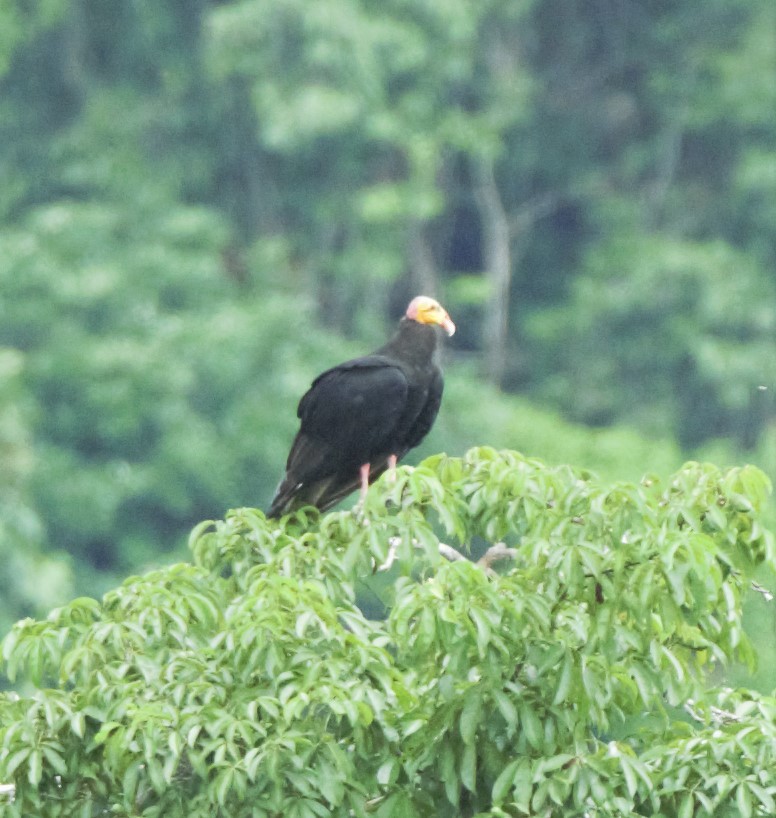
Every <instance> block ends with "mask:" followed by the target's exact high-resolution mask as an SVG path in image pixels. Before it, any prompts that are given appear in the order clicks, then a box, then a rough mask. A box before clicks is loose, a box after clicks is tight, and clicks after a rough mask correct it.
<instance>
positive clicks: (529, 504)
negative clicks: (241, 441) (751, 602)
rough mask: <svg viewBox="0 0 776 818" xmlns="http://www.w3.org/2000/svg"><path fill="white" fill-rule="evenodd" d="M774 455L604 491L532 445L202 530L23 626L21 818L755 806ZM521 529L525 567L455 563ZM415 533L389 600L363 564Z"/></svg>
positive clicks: (15, 648)
mask: <svg viewBox="0 0 776 818" xmlns="http://www.w3.org/2000/svg"><path fill="white" fill-rule="evenodd" d="M769 491H770V485H769V482H768V480H767V478H766V477H765V476H764V475H763V474H762V473H761V472H759V471H758V470H757V469H754V468H752V467H744V468H737V469H731V470H729V471H726V472H721V471H720V470H718V469H717V468H715V467H713V466H710V465H702V464H698V463H688V464H686V465H685V467H684V468H682V469H681V470H680V471H679V472H677V473H676V474H675V475H673V476H672V477H671V478H670V479H668V480H667V481H666V482H664V483H662V482H660V481H659V480H657V479H656V478H652V477H648V478H644V479H643V480H642V481H641V482H640V483H638V484H632V483H615V484H611V485H606V484H602V483H600V482H598V481H597V480H596V479H595V478H594V477H593V476H592V475H590V474H589V473H588V472H583V471H577V470H574V469H572V468H570V467H566V466H560V467H547V466H545V465H543V464H542V463H541V462H540V461H537V460H532V459H527V458H525V457H523V456H521V455H519V454H517V453H516V452H509V451H503V452H497V451H495V450H493V449H486V448H483V449H475V450H471V451H470V452H469V453H467V454H466V455H465V456H464V457H463V458H448V457H445V456H436V457H433V458H430V459H428V460H426V461H425V462H424V463H423V464H421V465H420V466H419V467H418V468H416V469H414V470H412V469H407V468H402V469H400V470H399V471H398V474H397V475H396V479H395V480H394V481H393V482H391V481H390V480H389V479H388V478H383V479H382V480H381V481H380V482H379V483H378V484H377V485H376V486H375V487H374V488H373V489H372V490H370V492H369V495H368V497H367V500H366V503H365V505H364V508H363V510H361V511H360V512H357V513H352V512H334V513H330V514H328V515H326V516H320V515H319V514H317V513H316V512H313V511H311V510H309V509H308V510H306V511H305V510H303V511H301V512H299V513H297V514H295V515H294V516H292V517H290V518H286V519H284V520H282V521H281V522H280V523H278V522H277V521H267V520H266V519H265V518H264V516H263V514H261V513H260V512H258V511H255V510H253V509H248V508H246V509H238V510H235V511H233V512H230V514H229V515H228V516H227V518H226V519H225V520H223V521H218V522H205V523H202V524H201V525H200V526H198V527H197V528H196V529H195V530H194V531H193V532H192V537H191V545H192V549H193V553H194V556H195V564H194V565H182V564H181V565H175V566H171V567H169V568H166V569H162V570H158V571H154V572H152V573H150V574H147V575H145V576H143V577H133V578H131V579H129V580H127V581H126V582H125V583H124V584H123V585H122V586H121V587H120V588H118V589H116V590H115V591H111V592H110V593H108V594H107V595H106V596H105V597H104V598H103V600H102V602H96V601H94V600H91V599H77V600H75V601H74V602H72V603H70V604H69V605H66V606H64V607H62V608H59V609H57V610H55V611H53V612H52V613H51V615H50V616H49V617H48V619H47V620H45V621H40V622H35V621H33V620H26V621H24V622H21V623H19V624H18V625H17V626H16V627H15V628H14V630H13V631H12V632H11V633H10V634H9V636H8V637H7V638H6V640H5V641H4V644H3V656H4V660H5V663H6V668H7V672H8V673H9V674H10V675H11V676H12V677H14V678H24V679H27V680H28V681H29V682H31V683H32V684H34V685H35V686H36V687H37V688H38V689H37V691H36V692H34V693H32V694H31V695H29V696H23V697H18V696H16V695H15V694H5V695H4V696H2V697H1V698H0V725H2V727H0V781H3V782H8V783H10V782H13V783H15V786H16V797H15V800H14V802H13V803H8V804H7V805H6V806H5V813H4V814H7V815H9V816H22V815H30V814H35V815H37V816H40V818H49V816H51V817H52V818H53V816H60V815H61V816H64V815H75V814H79V815H96V814H100V813H101V812H102V811H104V810H109V811H110V812H111V813H112V814H115V815H125V816H130V815H131V816H162V815H163V816H168V817H169V818H175V816H187V818H194V817H195V816H199V815H203V816H204V815H210V814H219V815H224V816H279V815H283V816H286V815H293V816H300V818H313V816H348V815H356V816H366V815H377V816H395V815H402V816H408V818H411V817H412V816H432V815H433V816H438V815H443V816H445V815H449V816H473V815H475V814H476V815H478V816H483V818H484V816H491V817H492V818H504V817H505V816H509V817H510V818H512V817H513V816H514V818H517V816H522V815H535V814H541V815H546V816H572V817H573V816H579V817H580V818H581V817H582V816H584V815H596V816H600V817H601V818H604V816H606V818H614V816H618V818H619V817H620V816H629V815H634V816H636V815H651V816H658V815H680V816H685V815H709V816H710V815H712V814H713V815H715V816H731V818H732V816H741V815H744V816H749V815H758V814H759V815H765V814H771V813H772V812H773V808H774V807H773V805H774V797H775V796H776V786H775V785H774V782H773V778H772V775H771V772H772V769H773V765H774V764H775V763H776V758H775V757H774V748H775V747H776V701H775V700H774V699H773V698H771V697H767V696H761V695H758V694H755V693H753V692H752V691H747V690H745V689H742V690H730V689H717V688H714V687H713V686H712V685H710V683H709V672H710V671H713V669H714V668H715V667H717V666H719V665H721V664H725V663H727V662H730V661H732V660H734V659H742V660H744V661H747V662H752V661H754V658H755V651H754V648H753V646H752V645H751V644H750V642H749V641H748V639H747V637H746V635H745V633H744V632H743V629H742V625H741V603H742V600H743V598H744V596H745V593H746V591H747V588H748V583H749V579H748V578H749V576H750V575H751V572H752V570H753V569H754V568H755V567H756V566H758V565H767V566H768V569H769V570H770V571H771V572H772V571H774V569H776V563H774V542H773V536H772V535H771V534H770V533H768V532H767V531H766V530H764V529H763V527H762V524H761V522H760V518H759V515H760V512H761V509H762V506H763V503H764V502H765V500H766V497H767V495H768V493H769ZM440 539H441V540H443V541H444V542H445V543H446V544H448V545H452V546H455V547H457V548H460V549H464V550H465V549H468V548H469V547H470V545H472V544H473V543H475V542H479V543H482V542H483V541H484V542H485V543H487V544H493V543H495V542H496V541H503V542H505V543H506V544H507V545H509V546H510V547H512V548H513V549H514V552H513V559H512V560H511V561H510V562H509V563H507V564H506V567H505V570H504V571H503V572H502V573H501V574H495V573H493V572H492V571H490V570H486V569H484V568H483V567H482V566H481V565H478V564H475V563H473V562H470V561H468V560H457V561H453V562H446V561H445V560H444V559H443V558H442V557H441V556H440V553H439V543H440ZM392 552H395V555H396V557H397V561H398V569H394V571H393V572H392V574H391V576H392V577H393V581H392V586H391V596H392V600H391V609H390V612H389V615H388V617H387V619H386V620H384V621H372V620H369V619H367V618H366V617H365V616H364V615H363V613H362V611H361V610H360V609H359V607H358V606H357V604H356V599H355V592H354V582H355V581H356V580H357V578H358V577H363V576H364V575H366V574H369V573H371V572H372V571H373V570H374V568H375V566H379V565H382V564H383V563H384V562H385V561H386V560H387V559H388V558H389V556H390V554H391V553H392Z"/></svg>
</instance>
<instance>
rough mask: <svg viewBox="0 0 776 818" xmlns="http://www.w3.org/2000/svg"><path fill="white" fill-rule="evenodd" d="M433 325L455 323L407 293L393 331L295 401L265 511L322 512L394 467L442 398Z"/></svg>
mask: <svg viewBox="0 0 776 818" xmlns="http://www.w3.org/2000/svg"><path fill="white" fill-rule="evenodd" d="M438 327H442V329H444V330H445V331H446V332H447V334H448V335H452V334H453V333H454V332H455V324H453V322H452V321H451V320H450V316H449V315H448V314H447V312H446V311H445V310H444V308H443V307H442V306H441V305H440V304H439V303H438V302H437V301H435V300H434V299H433V298H428V297H427V296H424V295H419V296H417V298H413V300H412V301H411V302H410V305H409V307H407V312H406V313H405V315H404V317H403V318H402V319H401V321H400V322H399V328H398V330H397V331H396V334H395V335H394V336H393V338H391V340H390V341H388V343H387V344H385V345H384V346H382V347H380V349H378V350H375V352H373V353H372V354H371V355H366V356H364V357H363V358H354V359H353V360H352V361H346V362H345V363H342V364H340V365H339V366H335V367H333V368H332V369H327V370H326V372H324V373H322V374H321V375H319V376H318V377H317V378H316V379H315V380H314V381H313V383H312V386H311V387H310V389H309V390H308V392H307V393H306V394H305V395H304V396H303V397H302V400H301V401H299V407H298V409H297V412H296V414H297V416H298V417H299V419H300V421H301V427H300V429H299V432H298V433H297V435H296V438H295V439H294V442H293V444H292V446H291V452H290V453H289V455H288V461H287V463H286V474H285V476H284V478H283V479H282V480H281V482H280V485H279V486H278V488H277V491H276V492H275V497H274V498H273V500H272V505H271V506H270V509H269V511H268V512H267V516H269V517H279V516H280V515H281V514H287V513H289V512H290V511H294V510H295V509H297V508H300V507H301V506H305V505H311V506H315V507H316V508H319V509H320V510H321V511H325V510H326V509H328V508H331V507H332V506H333V505H334V504H335V503H337V502H339V500H341V499H342V498H343V497H345V496H347V495H348V494H350V493H351V492H352V491H354V490H355V489H357V488H358V487H359V486H360V487H361V497H362V498H363V497H364V495H365V494H366V490H367V487H368V485H369V483H371V482H373V481H374V480H375V479H376V478H377V477H379V476H380V475H381V474H382V473H383V472H384V471H385V470H386V469H388V468H393V467H395V465H396V462H397V461H398V460H400V459H401V458H402V457H403V456H404V455H405V454H406V453H407V452H408V451H409V450H410V449H412V448H413V447H414V446H417V445H418V444H419V443H420V441H421V440H423V438H424V437H425V436H426V435H427V434H428V431H429V430H430V429H431V426H432V425H433V423H434V420H435V418H436V416H437V412H438V411H439V405H440V403H441V400H442V389H443V386H444V382H443V380H442V371H441V369H440V368H439V363H438V360H437V359H438V357H439V353H438V341H439V338H438V332H437V329H438Z"/></svg>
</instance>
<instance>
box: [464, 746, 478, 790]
mask: <svg viewBox="0 0 776 818" xmlns="http://www.w3.org/2000/svg"><path fill="white" fill-rule="evenodd" d="M461 783H462V784H463V785H464V787H466V789H467V790H469V792H476V791H477V747H476V745H474V744H467V745H465V746H464V748H463V755H462V756H461Z"/></svg>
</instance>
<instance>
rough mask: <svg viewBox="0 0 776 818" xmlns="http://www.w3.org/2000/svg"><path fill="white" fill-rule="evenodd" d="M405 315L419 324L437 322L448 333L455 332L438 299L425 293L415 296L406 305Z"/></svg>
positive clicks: (453, 325)
mask: <svg viewBox="0 0 776 818" xmlns="http://www.w3.org/2000/svg"><path fill="white" fill-rule="evenodd" d="M406 315H407V318H410V319H412V320H413V321H417V322H418V323H419V324H439V326H440V327H442V329H444V331H445V332H446V333H447V334H448V335H452V334H453V333H454V332H455V324H454V323H453V322H452V320H451V318H450V316H449V315H448V314H447V310H446V309H445V308H444V307H443V306H442V305H441V304H440V303H439V302H438V301H435V300H434V299H433V298H429V297H428V296H427V295H418V296H415V298H413V299H412V301H410V305H409V307H407V313H406Z"/></svg>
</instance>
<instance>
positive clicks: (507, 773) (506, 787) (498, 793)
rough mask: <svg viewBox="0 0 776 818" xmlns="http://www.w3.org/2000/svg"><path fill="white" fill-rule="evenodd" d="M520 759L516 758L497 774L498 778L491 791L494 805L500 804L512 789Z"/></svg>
mask: <svg viewBox="0 0 776 818" xmlns="http://www.w3.org/2000/svg"><path fill="white" fill-rule="evenodd" d="M521 761H522V760H521V759H519V758H516V759H514V760H513V761H510V762H509V764H507V765H506V767H504V769H503V770H502V771H501V773H500V774H499V776H498V778H497V779H496V780H495V781H494V782H493V791H492V795H491V797H492V798H493V802H494V803H495V804H500V803H501V802H502V801H503V800H504V799H505V798H506V796H507V795H508V793H509V792H510V791H511V789H512V785H513V783H514V779H515V772H516V771H517V768H518V766H519V765H520V763H521Z"/></svg>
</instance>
